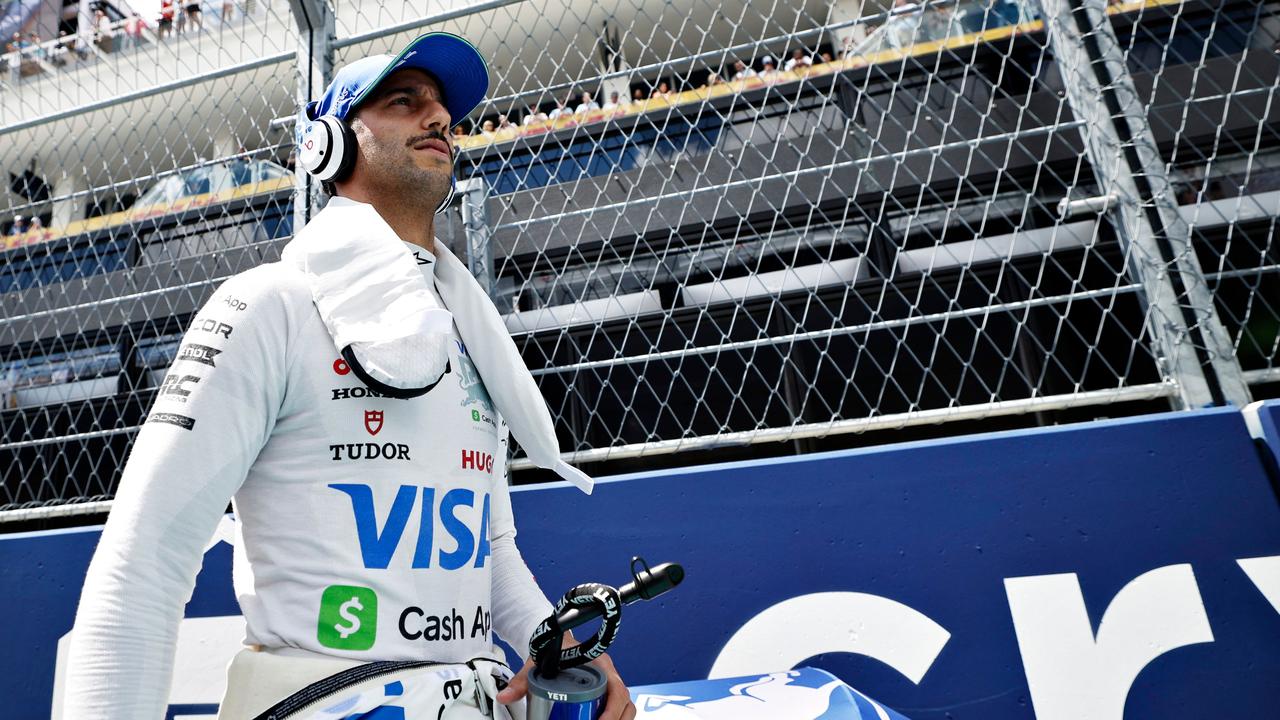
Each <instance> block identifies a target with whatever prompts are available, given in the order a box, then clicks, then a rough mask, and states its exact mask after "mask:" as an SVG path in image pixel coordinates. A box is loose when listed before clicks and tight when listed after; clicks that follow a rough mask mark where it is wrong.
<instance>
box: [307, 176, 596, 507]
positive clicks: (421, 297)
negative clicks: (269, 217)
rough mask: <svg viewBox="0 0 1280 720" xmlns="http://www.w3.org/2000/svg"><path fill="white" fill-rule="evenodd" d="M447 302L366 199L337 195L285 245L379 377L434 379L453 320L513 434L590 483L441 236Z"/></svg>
mask: <svg viewBox="0 0 1280 720" xmlns="http://www.w3.org/2000/svg"><path fill="white" fill-rule="evenodd" d="M435 256H436V259H437V262H436V267H435V268H434V273H435V281H436V290H437V291H438V292H439V293H440V297H441V298H442V299H443V300H444V304H445V307H444V308H441V307H440V306H439V304H438V303H437V302H436V301H435V298H434V297H432V295H431V292H430V291H429V290H428V289H427V284H426V280H425V279H424V278H423V276H422V273H421V271H420V270H419V268H418V264H417V261H416V260H415V259H414V257H413V254H412V253H411V252H410V251H409V250H408V248H407V246H406V245H405V244H404V243H403V242H402V241H401V240H400V237H399V236H397V235H396V234H395V231H394V230H392V229H391V226H390V225H388V224H387V223H386V221H384V220H383V219H382V216H381V215H379V214H378V212H377V210H375V209H374V208H373V206H372V205H369V204H367V203H361V202H356V201H354V200H350V199H348V198H343V197H335V198H332V199H331V200H330V201H329V204H328V205H327V206H326V207H325V208H324V210H322V211H320V213H319V214H318V215H316V216H315V217H314V218H312V220H311V222H309V223H307V226H306V227H305V228H303V229H302V231H301V232H299V233H298V234H297V235H296V236H295V237H294V239H293V240H291V241H290V242H289V244H288V246H286V247H285V249H284V252H283V253H282V260H283V261H284V262H285V263H288V264H290V265H293V266H294V267H297V268H298V269H299V270H301V271H302V273H303V274H304V275H306V276H307V281H308V284H309V285H310V287H311V295H312V299H313V300H314V301H315V305H316V309H317V310H319V312H320V317H321V318H322V319H323V320H324V324H325V327H326V328H328V330H329V335H330V337H332V338H333V341H334V345H336V346H337V347H338V349H339V350H341V349H343V348H346V347H348V346H350V347H351V348H352V350H353V352H355V353H356V355H357V356H358V357H359V358H360V361H361V365H362V366H364V368H365V370H366V371H368V372H369V374H370V375H372V376H374V377H375V378H376V379H377V380H379V381H381V382H384V383H386V384H388V385H392V386H394V387H426V386H428V385H431V384H432V383H434V382H435V381H437V380H439V378H440V376H441V375H442V374H443V373H444V369H445V363H446V361H447V357H448V355H447V350H446V348H447V345H446V343H447V342H448V335H449V330H450V324H449V323H450V321H452V322H454V323H456V324H457V326H458V332H459V334H461V335H462V341H463V342H464V343H466V345H467V355H468V356H469V357H470V358H471V361H472V362H473V363H474V364H475V366H476V369H477V370H478V371H479V372H480V378H481V379H482V380H483V381H484V385H485V389H486V390H488V392H489V397H491V398H493V402H494V404H495V405H496V406H497V409H498V412H499V413H500V414H501V415H502V417H503V419H505V420H506V422H507V426H508V427H509V428H510V429H511V434H512V435H513V436H514V437H515V439H516V442H518V443H520V447H522V448H524V451H525V453H526V454H527V455H528V456H529V460H531V461H532V462H533V463H534V464H535V465H537V466H538V467H541V468H546V469H548V470H553V471H555V473H556V474H557V475H559V476H560V477H562V478H564V479H565V480H568V481H569V482H571V483H573V484H574V485H576V486H577V487H578V488H579V489H581V490H582V491H583V492H585V493H590V492H591V489H592V487H593V485H594V481H593V480H592V479H591V478H590V477H588V476H587V475H586V474H585V473H583V472H582V471H581V470H578V469H577V468H575V467H573V466H572V465H570V464H568V463H567V462H565V461H564V460H562V459H560V443H559V441H558V440H557V439H556V432H555V425H554V424H553V423H552V421H551V412H550V411H549V410H548V409H547V403H546V400H545V399H543V397H542V393H541V391H539V390H538V385H537V383H535V382H534V380H533V376H532V375H531V374H529V369H528V368H527V367H525V364H524V360H523V359H522V358H521V357H520V353H519V351H518V350H517V349H516V344H515V342H514V341H513V340H512V339H511V334H510V333H509V332H507V328H506V325H505V324H504V323H503V322H502V317H501V316H499V315H498V309H497V308H495V307H494V306H493V301H491V300H490V299H489V296H488V295H486V294H485V292H484V290H483V289H482V288H481V287H480V284H479V283H478V282H476V280H475V278H473V277H471V273H470V272H468V270H467V268H466V266H464V265H463V264H462V262H461V261H459V260H458V259H457V258H456V257H454V256H453V253H451V252H449V250H448V248H446V247H444V246H443V245H442V244H440V243H439V242H437V243H436V246H435Z"/></svg>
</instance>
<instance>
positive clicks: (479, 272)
mask: <svg viewBox="0 0 1280 720" xmlns="http://www.w3.org/2000/svg"><path fill="white" fill-rule="evenodd" d="M488 194H489V193H488V186H487V185H486V184H485V181H484V178H480V177H476V178H470V179H467V180H459V181H458V195H459V197H461V198H462V230H463V232H464V233H465V234H466V238H467V269H469V270H470V271H471V274H472V275H473V276H475V279H476V282H478V283H480V287H482V288H484V291H485V293H486V294H487V295H488V296H489V297H490V298H492V297H493V291H494V284H493V246H492V244H491V243H490V242H489V240H490V236H491V235H492V232H493V231H492V229H491V228H490V227H489V215H488V212H487V211H486V210H485V204H484V203H485V198H486V197H487V196H488Z"/></svg>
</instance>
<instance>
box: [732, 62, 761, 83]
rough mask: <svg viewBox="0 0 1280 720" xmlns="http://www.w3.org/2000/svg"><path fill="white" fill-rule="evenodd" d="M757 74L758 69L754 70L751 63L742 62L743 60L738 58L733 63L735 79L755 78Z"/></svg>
mask: <svg viewBox="0 0 1280 720" xmlns="http://www.w3.org/2000/svg"><path fill="white" fill-rule="evenodd" d="M755 76H756V71H755V70H752V69H751V66H750V65H748V64H746V63H744V62H742V61H741V60H738V61H737V62H735V63H734V64H733V79H734V80H746V79H747V78H753V77H755Z"/></svg>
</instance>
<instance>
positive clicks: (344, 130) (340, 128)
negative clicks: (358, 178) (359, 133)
mask: <svg viewBox="0 0 1280 720" xmlns="http://www.w3.org/2000/svg"><path fill="white" fill-rule="evenodd" d="M330 120H332V121H333V125H334V127H335V129H334V137H336V138H338V141H339V143H341V147H335V148H334V150H333V155H334V159H336V160H337V161H338V165H337V167H335V168H334V170H333V177H332V178H330V182H337V181H339V180H345V179H346V178H347V176H349V175H350V174H351V171H352V170H354V169H355V167H356V152H357V148H358V146H359V142H358V141H357V140H356V131H355V130H352V129H351V126H350V125H348V124H346V123H344V122H342V121H341V120H339V119H337V118H333V117H331V118H330Z"/></svg>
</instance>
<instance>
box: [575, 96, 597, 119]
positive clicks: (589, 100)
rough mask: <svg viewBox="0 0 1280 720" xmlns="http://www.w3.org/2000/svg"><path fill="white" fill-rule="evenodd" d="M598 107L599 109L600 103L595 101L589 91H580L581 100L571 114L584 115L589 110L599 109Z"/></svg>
mask: <svg viewBox="0 0 1280 720" xmlns="http://www.w3.org/2000/svg"><path fill="white" fill-rule="evenodd" d="M599 109H600V104H599V103H597V102H596V99H595V98H594V97H592V95H591V93H589V92H584V93H582V102H581V103H579V104H578V107H577V108H575V109H574V111H573V114H575V115H586V114H587V113H589V112H592V111H595V110H599Z"/></svg>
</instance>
